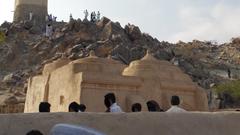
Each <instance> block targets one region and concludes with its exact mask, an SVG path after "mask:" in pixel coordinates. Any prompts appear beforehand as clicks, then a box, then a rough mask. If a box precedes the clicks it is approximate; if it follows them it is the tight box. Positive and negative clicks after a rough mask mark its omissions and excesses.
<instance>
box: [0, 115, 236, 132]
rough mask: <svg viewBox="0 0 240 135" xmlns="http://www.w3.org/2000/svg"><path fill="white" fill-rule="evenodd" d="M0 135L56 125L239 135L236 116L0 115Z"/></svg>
mask: <svg viewBox="0 0 240 135" xmlns="http://www.w3.org/2000/svg"><path fill="white" fill-rule="evenodd" d="M0 121H1V122H0V134H1V135H25V134H26V133H27V132H28V131H29V130H32V129H38V130H40V131H41V132H43V133H44V135H47V134H48V133H49V130H50V129H51V128H52V127H53V126H54V125H55V124H59V123H68V124H74V125H81V126H88V127H91V128H95V129H97V130H99V131H101V132H103V133H106V134H107V135H239V129H240V124H239V121H240V113H183V114H180V113H121V114H101V113H45V114H44V113H43V114H39V113H34V114H13V115H0Z"/></svg>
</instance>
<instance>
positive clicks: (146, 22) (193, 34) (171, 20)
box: [0, 0, 240, 43]
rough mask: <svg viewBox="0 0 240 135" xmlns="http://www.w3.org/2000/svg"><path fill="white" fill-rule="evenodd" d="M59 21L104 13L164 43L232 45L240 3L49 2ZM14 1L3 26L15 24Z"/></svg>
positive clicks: (0, 2) (238, 31) (6, 5)
mask: <svg viewBox="0 0 240 135" xmlns="http://www.w3.org/2000/svg"><path fill="white" fill-rule="evenodd" d="M48 2H49V7H48V12H49V13H51V14H53V15H55V16H57V17H58V20H59V21H61V20H65V21H68V20H69V15H70V13H72V14H73V17H74V18H81V19H83V17H84V14H83V11H84V10H85V9H88V10H89V12H90V11H100V12H101V14H102V15H103V16H106V17H108V18H110V19H111V20H112V21H114V22H117V21H118V22H120V23H121V25H122V27H124V26H125V25H126V24H128V23H131V24H134V25H137V26H139V28H140V29H141V31H142V32H145V33H149V34H150V35H152V36H153V37H155V38H157V39H158V40H160V41H163V40H164V41H169V42H178V41H179V40H181V41H184V42H189V41H192V40H194V39H198V40H203V41H217V42H219V43H223V42H229V41H230V39H231V38H232V37H238V36H240V0H48ZM13 11H14V0H0V23H2V22H4V21H5V20H7V21H12V17H13Z"/></svg>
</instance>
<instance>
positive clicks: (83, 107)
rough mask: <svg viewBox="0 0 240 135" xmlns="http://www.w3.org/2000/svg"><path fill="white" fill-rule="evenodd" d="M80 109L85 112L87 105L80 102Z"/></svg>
mask: <svg viewBox="0 0 240 135" xmlns="http://www.w3.org/2000/svg"><path fill="white" fill-rule="evenodd" d="M79 110H80V111H81V112H85V110H86V106H85V105H84V104H80V105H79Z"/></svg>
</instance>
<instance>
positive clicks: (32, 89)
mask: <svg viewBox="0 0 240 135" xmlns="http://www.w3.org/2000/svg"><path fill="white" fill-rule="evenodd" d="M64 64H65V65H64ZM163 67H164V68H163ZM107 93H115V95H116V97H117V102H118V104H119V105H120V106H121V107H122V109H123V111H125V112H129V111H131V105H132V104H134V103H137V102H140V103H141V104H142V106H143V111H146V110H147V109H146V108H147V107H146V103H147V102H148V101H151V100H154V101H156V102H157V103H159V105H160V107H161V108H162V109H164V110H167V109H168V108H170V99H171V96H173V95H178V96H180V98H181V106H182V107H183V108H184V109H186V110H188V111H207V110H208V104H207V95H206V93H205V92H204V90H203V89H201V88H199V87H198V86H197V85H196V84H195V83H193V82H192V80H191V79H190V77H189V76H188V75H186V74H184V73H183V72H182V71H181V70H180V69H179V68H177V67H174V66H173V65H171V64H170V63H168V62H165V61H160V62H159V61H157V60H156V59H154V58H153V57H152V56H150V55H147V56H146V57H145V58H143V59H142V60H139V61H135V62H132V63H131V64H130V65H129V66H128V67H126V66H124V65H122V64H121V63H118V62H117V61H114V60H111V59H103V58H98V57H96V56H89V57H87V58H84V59H79V60H76V61H73V62H70V63H69V61H68V60H66V59H60V60H57V61H55V62H53V63H50V64H47V65H45V68H44V71H43V75H40V76H37V77H33V78H32V79H30V82H29V87H28V93H27V98H26V109H25V112H37V111H38V109H37V108H38V104H39V103H40V102H41V100H42V101H48V102H49V103H50V104H51V111H52V112H67V111H68V105H69V104H70V103H71V102H74V101H76V102H78V103H82V104H85V105H86V106H87V110H86V111H88V112H104V111H105V109H106V107H105V106H104V95H106V94H107ZM131 98H133V99H137V100H136V101H135V102H134V100H133V99H131Z"/></svg>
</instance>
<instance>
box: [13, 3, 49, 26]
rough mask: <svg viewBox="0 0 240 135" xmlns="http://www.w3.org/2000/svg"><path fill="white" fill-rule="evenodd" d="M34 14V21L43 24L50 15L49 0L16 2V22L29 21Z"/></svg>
mask: <svg viewBox="0 0 240 135" xmlns="http://www.w3.org/2000/svg"><path fill="white" fill-rule="evenodd" d="M31 12H32V13H33V20H34V21H35V23H37V24H43V23H44V22H45V18H46V16H47V14H48V0H15V11H14V22H20V21H26V20H29V14H30V13H31Z"/></svg>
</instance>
